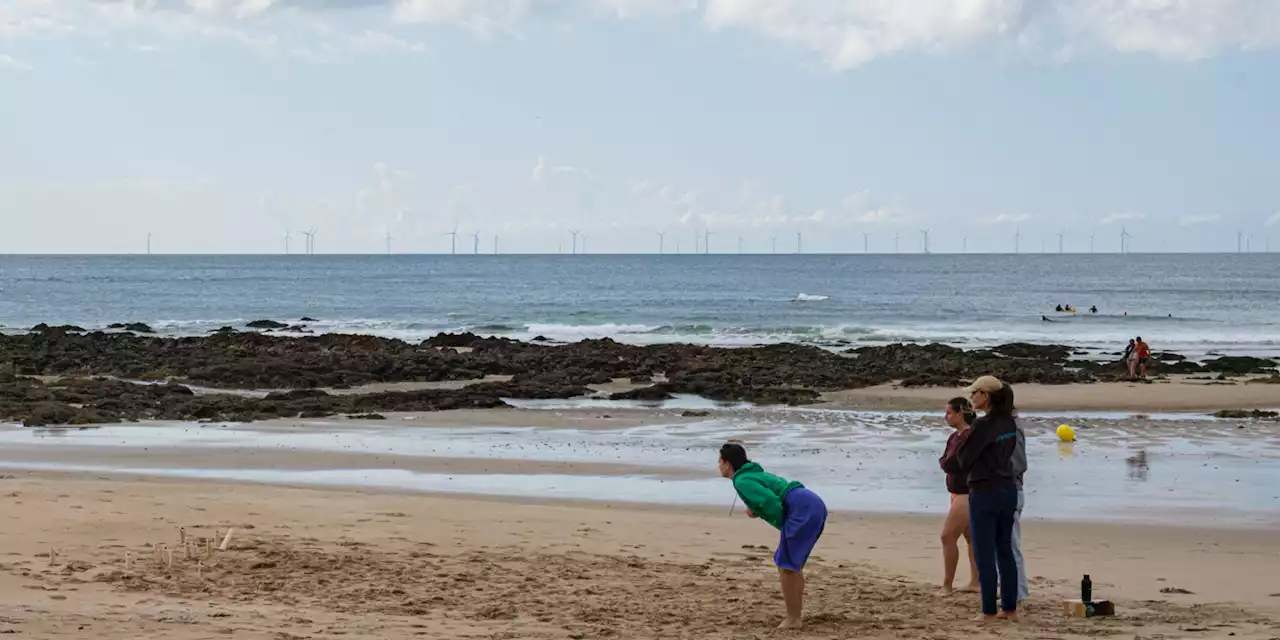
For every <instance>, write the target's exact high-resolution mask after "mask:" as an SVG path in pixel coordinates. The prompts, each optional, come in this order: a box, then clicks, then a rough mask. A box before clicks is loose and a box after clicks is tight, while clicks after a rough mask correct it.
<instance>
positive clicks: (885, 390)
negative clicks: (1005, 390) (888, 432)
mask: <svg viewBox="0 0 1280 640" xmlns="http://www.w3.org/2000/svg"><path fill="white" fill-rule="evenodd" d="M1250 379H1256V378H1249V377H1242V378H1241V379H1239V380H1233V381H1230V382H1219V381H1206V380H1193V379H1191V378H1190V377H1189V376H1170V377H1169V378H1168V379H1167V380H1154V381H1152V382H1151V383H1134V382H1099V383H1093V384H1064V385H1040V384H1020V385H1016V386H1015V387H1014V390H1015V392H1016V394H1017V403H1018V408H1019V409H1022V410H1025V411H1132V412H1144V413H1156V412H1174V413H1212V412H1214V411H1218V410H1221V409H1276V408H1280V385H1275V384H1258V383H1250V382H1249V380H1250ZM962 391H963V389H960V388H954V389H948V388H941V387H911V388H904V387H900V386H898V385H893V384H886V385H878V386H874V387H868V388H865V389H850V390H846V391H836V392H832V393H827V394H824V395H823V399H824V400H826V401H827V402H828V403H830V404H831V405H833V406H840V407H851V408H861V409H879V410H898V411H931V410H935V409H937V408H938V407H940V406H942V404H943V403H945V402H946V401H947V400H948V399H950V398H952V397H955V396H957V395H962Z"/></svg>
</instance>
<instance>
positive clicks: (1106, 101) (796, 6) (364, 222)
mask: <svg viewBox="0 0 1280 640" xmlns="http://www.w3.org/2000/svg"><path fill="white" fill-rule="evenodd" d="M1276 114H1280V1H1276V0H843V1H841V0H123V1H121V0H0V229H2V231H0V253H139V252H145V251H146V250H147V242H148V236H150V244H151V248H152V250H153V251H154V252H156V253H283V252H284V251H285V250H286V245H287V247H288V250H289V251H290V252H292V253H302V252H304V251H305V250H306V245H307V238H306V233H310V232H312V231H314V236H313V238H314V251H315V252H316V253H383V252H386V251H387V250H388V248H389V249H390V251H392V252H396V253H442V252H443V253H448V252H450V251H454V250H456V251H457V252H459V253H464V252H465V253H470V252H472V251H475V250H476V249H477V248H478V249H479V251H480V252H482V253H490V252H492V251H494V244H495V239H496V243H497V249H498V250H499V251H500V252H503V253H517V252H519V253H554V252H557V251H560V252H563V253H572V252H573V251H575V250H576V251H587V252H590V253H606V252H657V251H659V250H660V249H661V250H663V251H666V252H674V251H677V250H678V251H681V252H685V253H688V252H692V251H695V250H697V251H706V250H708V249H709V250H710V251H711V252H737V251H739V250H741V251H744V252H771V251H775V250H776V251H777V252H780V253H781V252H795V251H796V250H797V240H799V244H800V247H799V248H800V249H801V250H803V251H804V252H806V253H818V252H832V253H839V252H862V251H864V250H868V251H871V252H893V251H895V250H896V251H900V252H903V253H908V252H921V251H922V250H924V248H925V239H926V232H927V239H928V248H929V250H930V251H932V252H935V253H940V252H957V251H968V252H1012V251H1015V250H1018V251H1022V252H1040V251H1045V252H1057V251H1058V250H1059V248H1060V246H1061V249H1062V250H1063V251H1066V252H1089V251H1090V250H1091V249H1092V250H1094V251H1098V252H1115V251H1119V250H1120V241H1121V235H1122V233H1125V234H1128V237H1127V238H1126V243H1127V249H1128V250H1130V251H1133V252H1174V251H1222V252H1234V251H1236V250H1237V247H1239V248H1241V249H1245V248H1247V249H1248V250H1250V251H1254V252H1258V251H1264V250H1270V249H1271V247H1272V243H1271V237H1272V236H1274V237H1275V238H1274V239H1275V248H1276V249H1277V250H1280V161H1278V160H1277V157H1276V155H1277V150H1280V126H1277V124H1276V122H1277V119H1276ZM304 232H306V233H304ZM453 232H456V234H457V235H456V236H454V235H450V234H451V233H453ZM575 232H576V239H575ZM660 234H662V235H660ZM708 234H709V235H708ZM1059 234H1061V235H1060V236H1059ZM286 238H287V239H286ZM708 241H709V247H707V246H705V243H706V242H708ZM695 243H696V244H695ZM1060 243H1061V245H1060Z"/></svg>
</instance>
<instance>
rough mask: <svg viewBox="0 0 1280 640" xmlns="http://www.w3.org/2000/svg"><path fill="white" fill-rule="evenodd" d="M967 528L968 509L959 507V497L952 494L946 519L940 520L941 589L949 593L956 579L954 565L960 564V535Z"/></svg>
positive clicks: (965, 532)
mask: <svg viewBox="0 0 1280 640" xmlns="http://www.w3.org/2000/svg"><path fill="white" fill-rule="evenodd" d="M968 530H969V510H968V509H963V508H961V505H960V497H959V496H953V497H952V499H951V508H950V509H948V510H947V519H946V520H944V521H943V522H942V535H941V540H942V591H943V593H951V590H952V588H953V586H954V585H955V581H956V566H957V565H958V564H960V546H959V545H958V544H957V542H959V540H960V536H962V535H967V532H968Z"/></svg>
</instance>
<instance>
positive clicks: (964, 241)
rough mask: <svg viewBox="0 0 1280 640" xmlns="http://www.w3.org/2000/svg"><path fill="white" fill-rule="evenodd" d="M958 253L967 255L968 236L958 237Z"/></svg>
mask: <svg viewBox="0 0 1280 640" xmlns="http://www.w3.org/2000/svg"><path fill="white" fill-rule="evenodd" d="M960 253H969V236H960Z"/></svg>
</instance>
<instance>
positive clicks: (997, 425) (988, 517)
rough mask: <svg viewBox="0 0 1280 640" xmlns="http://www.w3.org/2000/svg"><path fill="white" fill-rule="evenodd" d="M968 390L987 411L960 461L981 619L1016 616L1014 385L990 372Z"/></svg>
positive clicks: (962, 448)
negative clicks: (967, 506) (967, 491)
mask: <svg viewBox="0 0 1280 640" xmlns="http://www.w3.org/2000/svg"><path fill="white" fill-rule="evenodd" d="M968 391H969V394H970V397H971V398H972V400H973V407H974V409H977V410H978V411H982V412H984V415H983V416H982V417H980V418H978V419H977V420H975V421H974V422H973V426H972V427H970V432H969V437H968V438H966V439H965V441H964V444H962V445H961V446H960V450H959V451H958V452H957V453H956V461H957V463H958V468H959V470H960V471H961V472H963V473H964V475H965V484H966V485H967V486H968V488H969V529H970V532H971V535H972V536H973V551H974V556H975V560H977V563H978V582H979V584H980V591H981V593H982V616H981V617H980V618H979V620H981V621H982V622H984V623H992V622H995V621H998V620H1000V619H1007V620H1016V619H1017V617H1018V565H1017V562H1016V561H1015V559H1014V555H1013V522H1014V516H1015V514H1016V513H1017V510H1018V485H1017V474H1016V473H1015V471H1014V468H1013V454H1014V450H1015V449H1016V448H1017V445H1018V423H1017V421H1016V420H1015V418H1014V407H1013V389H1012V388H1011V387H1010V386H1009V385H1007V384H1004V383H1003V382H1001V381H1000V380H998V379H996V378H994V377H992V376H983V377H981V378H978V379H977V380H975V381H974V382H973V384H972V385H969V389H968ZM997 567H998V569H997ZM997 583H998V584H999V592H1000V603H999V610H998V611H997V603H996V590H997Z"/></svg>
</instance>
